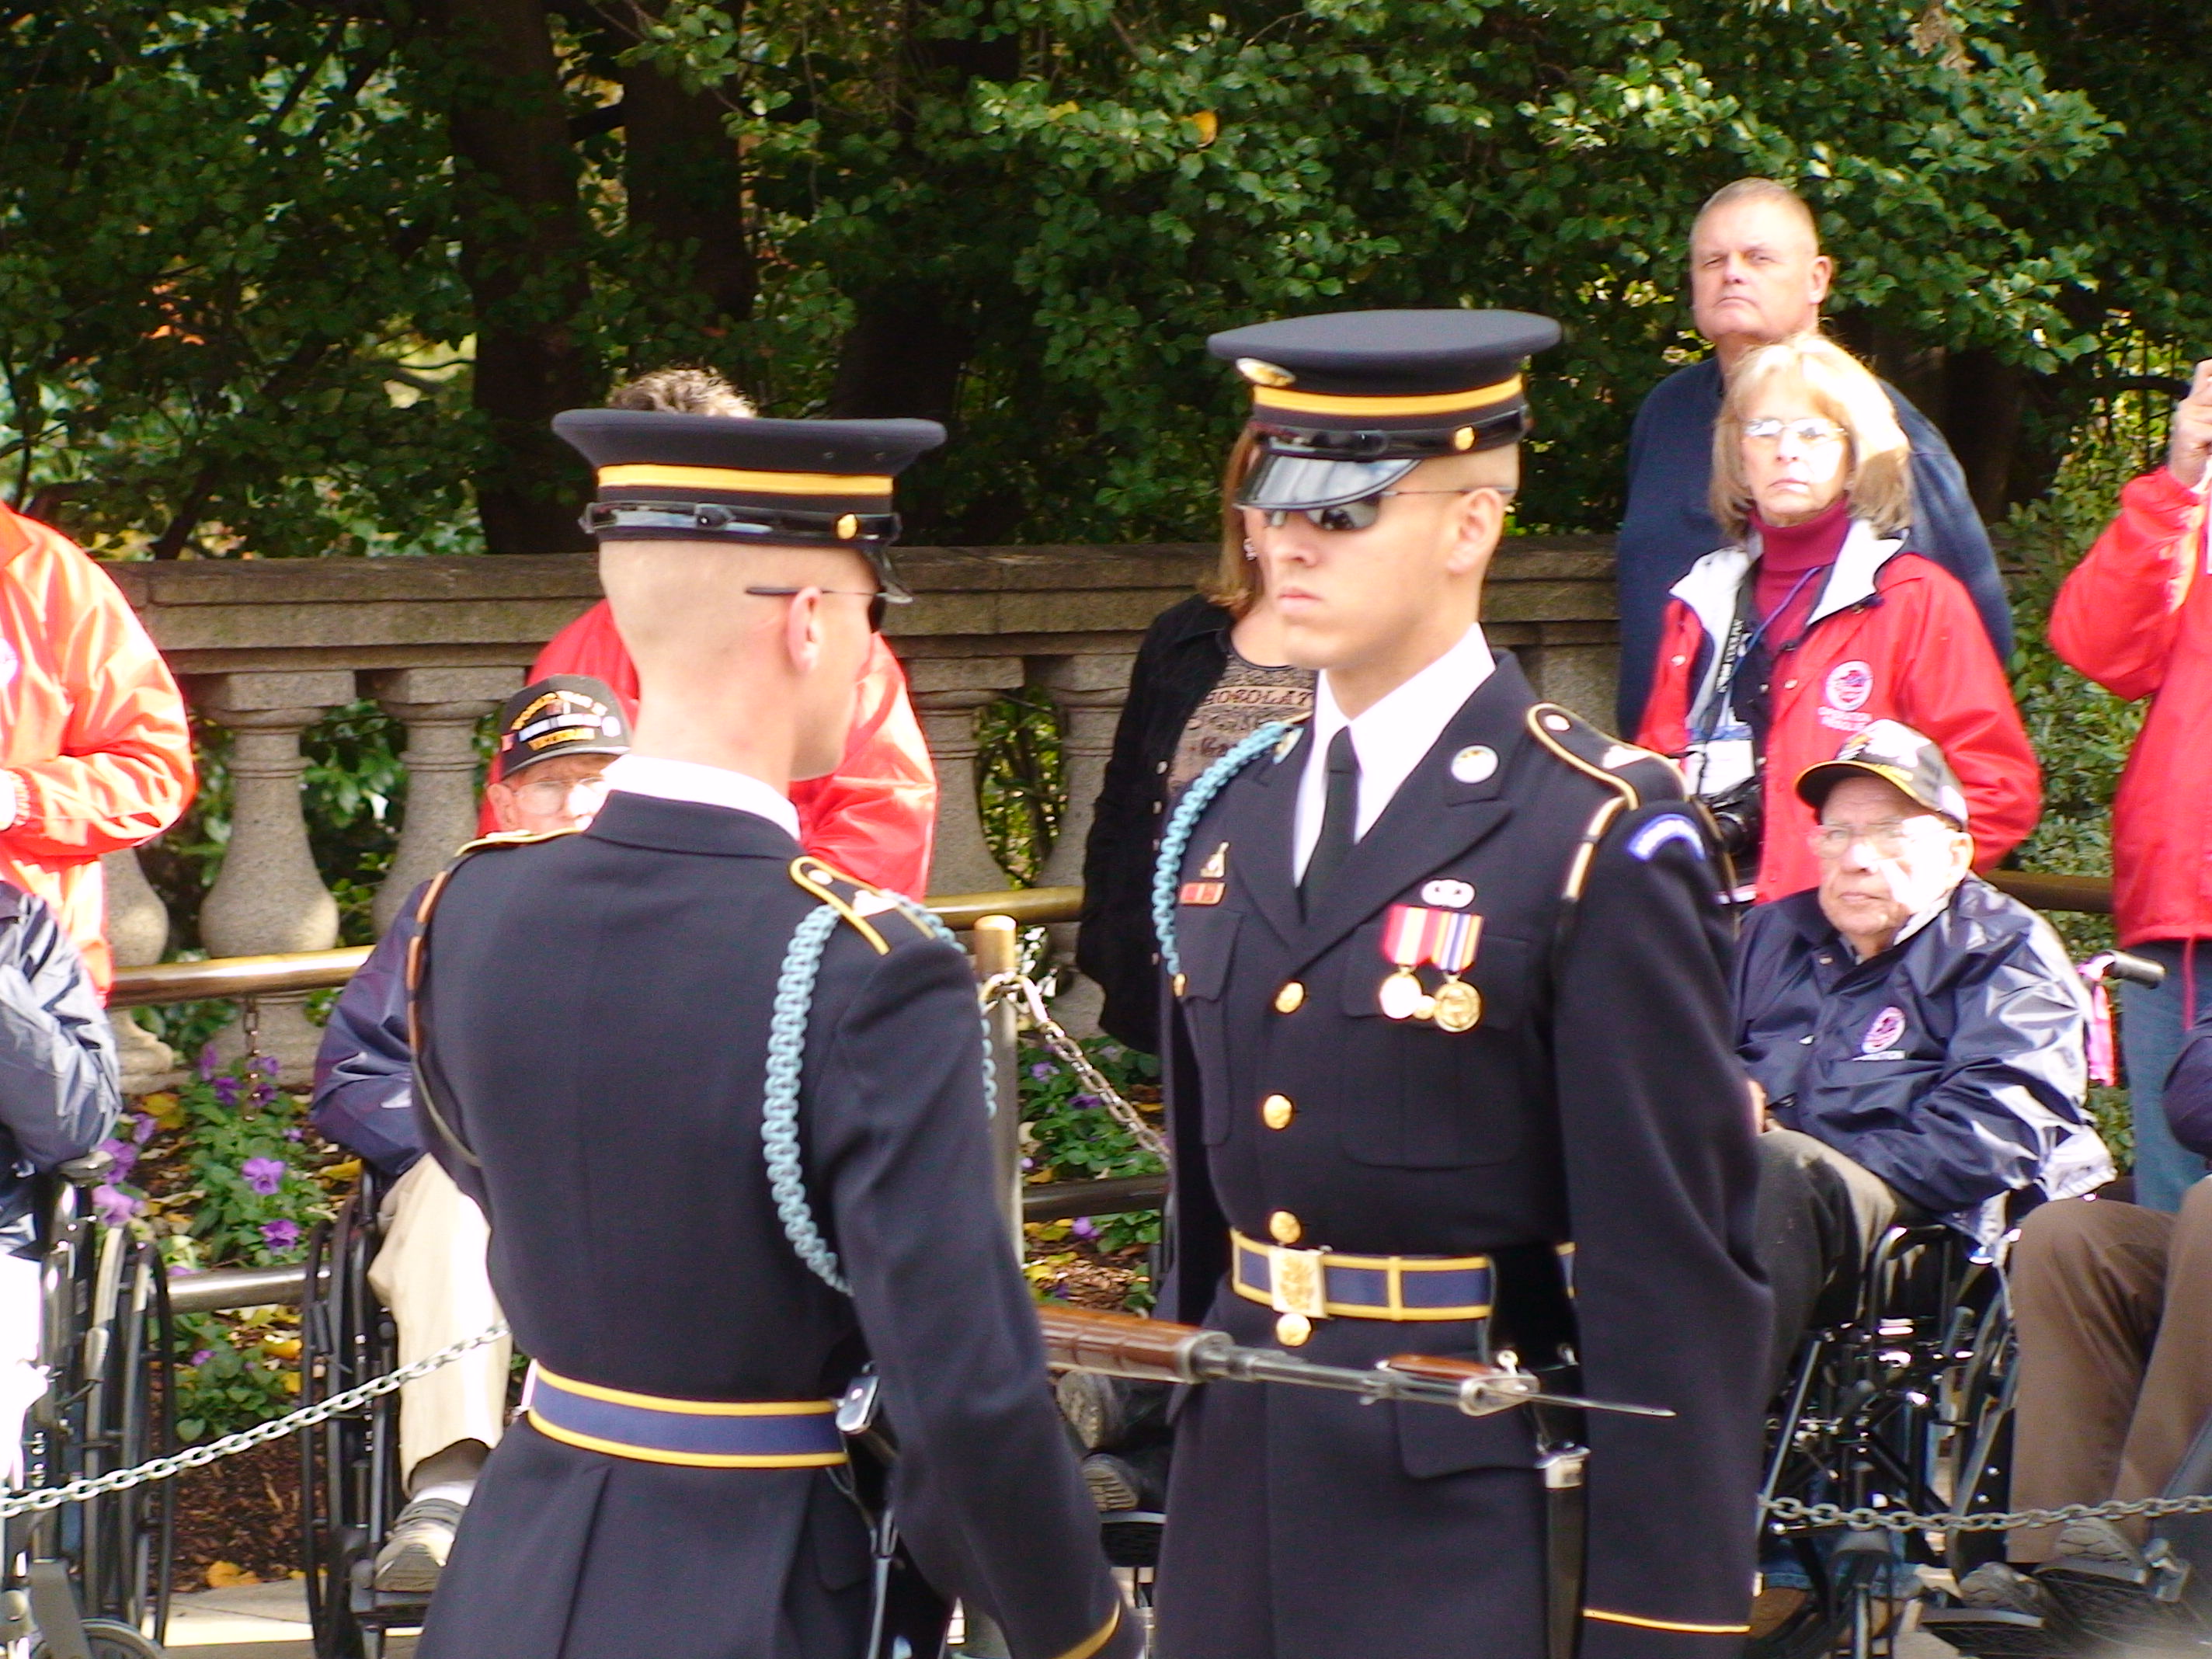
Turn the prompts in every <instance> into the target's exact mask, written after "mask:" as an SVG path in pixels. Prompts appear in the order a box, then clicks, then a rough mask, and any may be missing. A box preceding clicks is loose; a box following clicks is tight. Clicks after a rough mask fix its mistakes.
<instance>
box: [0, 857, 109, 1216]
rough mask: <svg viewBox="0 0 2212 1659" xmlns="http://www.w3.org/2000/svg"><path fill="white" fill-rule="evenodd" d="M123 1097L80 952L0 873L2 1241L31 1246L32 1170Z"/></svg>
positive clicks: (78, 1144) (58, 1158) (105, 1120)
mask: <svg viewBox="0 0 2212 1659" xmlns="http://www.w3.org/2000/svg"><path fill="white" fill-rule="evenodd" d="M122 1104H123V1100H122V1094H121V1091H120V1090H119V1088H118V1085H117V1083H116V1078H115V1034H114V1033H113V1032H112V1030H109V1028H108V1024H107V1018H106V1014H105V1013H104V1012H102V1011H101V1009H100V994H99V992H97V991H95V990H94V988H93V985H92V979H91V976H90V975H88V974H87V973H86V972H85V968H84V960H83V958H82V957H79V956H78V955H77V952H76V946H75V945H72V944H70V939H69V935H68V934H66V933H64V932H63V931H62V929H61V925H60V924H59V923H58V922H57V921H55V920H54V913H53V912H52V910H50V909H48V908H46V904H45V903H44V902H42V901H40V900H39V899H36V898H33V896H31V895H29V894H28V893H26V892H24V891H23V890H21V888H19V887H15V886H12V885H10V884H9V883H7V882H4V881H0V1249H5V1250H9V1251H11V1252H13V1253H14V1254H15V1255H31V1254H33V1252H34V1251H35V1249H36V1248H37V1243H36V1237H35V1235H36V1232H37V1225H38V1208H39V1189H38V1183H37V1181H36V1180H35V1177H36V1176H42V1175H46V1174H48V1173H50V1172H51V1171H52V1170H53V1169H54V1168H55V1166H56V1165H58V1164H66V1163H68V1162H69V1160H70V1159H71V1158H82V1157H83V1156H84V1155H85V1154H86V1153H87V1152H90V1151H92V1149H93V1148H94V1147H95V1146H99V1145H100V1142H101V1141H103V1140H105V1139H106V1138H107V1135H108V1133H109V1132H110V1131H111V1130H112V1129H113V1128H114V1127H115V1120H116V1118H117V1116H118V1115H119V1114H120V1112H121V1110H122Z"/></svg>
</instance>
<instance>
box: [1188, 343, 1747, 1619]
mask: <svg viewBox="0 0 2212 1659" xmlns="http://www.w3.org/2000/svg"><path fill="white" fill-rule="evenodd" d="M1558 338H1559V329H1558V326H1557V325H1555V324H1553V323H1552V322H1551V321H1549V320H1548V319H1544V318H1541V317H1533V316H1528V315H1526V314H1523V313H1516V312H1471V311H1412V312H1363V313H1346V314H1341V315H1335V316H1323V317H1310V318H1302V319H1295V320H1291V321H1285V322H1278V323H1269V324H1264V325H1260V326H1257V327H1252V328H1244V329H1238V330H1235V331H1231V332H1229V333H1226V334H1221V335H1217V336H1215V337H1213V339H1212V341H1211V342H1209V344H1210V346H1211V349H1212V351H1213V353H1214V355H1215V356H1219V357H1223V358H1226V359H1228V360H1230V361H1231V362H1234V363H1235V365H1236V367H1237V369H1238V371H1239V372H1240V373H1241V374H1243V377H1244V379H1245V380H1247V381H1248V382H1249V384H1250V386H1251V388H1252V398H1253V412H1252V420H1251V424H1250V428H1249V430H1250V432H1251V433H1252V435H1254V437H1255V439H1256V444H1255V447H1254V459H1253V463H1252V465H1251V467H1250V469H1249V471H1248V472H1247V473H1246V474H1245V475H1244V477H1243V483H1242V487H1241V490H1240V492H1239V495H1238V500H1239V501H1240V502H1241V505H1242V507H1243V517H1244V526H1245V533H1246V535H1247V536H1248V537H1249V540H1250V548H1251V550H1252V552H1253V553H1254V554H1255V556H1256V557H1257V558H1258V559H1259V560H1260V561H1261V562H1262V563H1263V564H1264V566H1265V567H1266V572H1267V583H1268V586H1269V591H1270V592H1273V594H1274V595H1275V596H1276V600H1277V603H1278V605H1279V608H1280V611H1281V616H1282V619H1283V627H1284V635H1285V641H1286V652H1287V654H1288V656H1289V659H1290V660H1291V662H1293V663H1295V664H1297V665H1300V666H1304V667H1308V668H1313V669H1317V670H1319V671H1320V676H1319V686H1318V690H1317V692H1316V705H1315V710H1314V714H1313V715H1312V717H1311V719H1310V721H1304V722H1295V723H1284V724H1279V725H1276V726H1271V727H1267V728H1264V729H1263V730H1262V731H1261V732H1258V733H1255V736H1254V737H1253V738H1250V739H1248V740H1247V741H1246V742H1245V743H1243V744H1240V745H1239V746H1238V747H1237V749H1235V750H1231V753H1230V754H1229V755H1227V756H1226V757H1224V758H1223V760H1222V761H1221V762H1220V763H1218V764H1217V765H1216V766H1215V767H1214V768H1213V769H1212V771H1210V772H1209V773H1207V774H1206V775H1205V776H1203V777H1202V778H1200V780H1199V781H1197V782H1196V783H1194V785H1193V786H1192V787H1191V789H1190V790H1189V792H1188V793H1187V794H1186V795H1185V796H1184V798H1183V802H1182V805H1181V806H1180V807H1179V808H1178V810H1177V812H1176V816H1175V817H1174V818H1173V819H1172V820H1171V821H1170V828H1169V830H1168V833H1167V835H1166V837H1165V839H1164V845H1163V847H1162V850H1161V864H1160V870H1159V878H1158V885H1157V888H1156V891H1157V893H1158V902H1159V904H1160V906H1161V908H1162V909H1163V910H1164V912H1165V913H1166V914H1167V915H1168V917H1169V922H1170V925H1169V926H1167V927H1165V928H1164V931H1163V933H1162V955H1163V957H1164V961H1165V963H1166V964H1167V966H1168V968H1169V970H1170V975H1171V1010H1170V1023H1171V1024H1172V1026H1173V1028H1174V1031H1173V1033H1172V1034H1171V1035H1172V1041H1171V1042H1170V1043H1169V1044H1168V1045H1167V1047H1166V1048H1165V1049H1164V1052H1167V1053H1169V1054H1171V1055H1174V1056H1175V1057H1176V1063H1175V1064H1174V1065H1173V1066H1171V1067H1170V1073H1169V1098H1170V1110H1171V1115H1172V1120H1173V1132H1174V1136H1175V1148H1176V1192H1175V1198H1174V1207H1173V1214H1174V1217H1175V1234H1174V1238H1173V1241H1172V1243H1173V1249H1174V1253H1175V1254H1174V1260H1173V1263H1172V1266H1171V1268H1170V1275H1169V1281H1170V1282H1169V1284H1168V1286H1167V1290H1168V1296H1169V1302H1170V1306H1169V1312H1170V1316H1172V1317H1176V1318H1180V1319H1185V1320H1193V1321H1202V1322H1205V1323H1207V1324H1210V1325H1212V1326H1216V1327H1218V1328H1221V1329H1223V1330H1225V1331H1227V1332H1229V1333H1230V1334H1231V1335H1232V1336H1233V1337H1234V1338H1235V1339H1236V1340H1238V1341H1241V1342H1266V1341H1269V1340H1273V1341H1275V1342H1279V1343H1281V1344H1283V1345H1285V1346H1290V1347H1292V1348H1296V1349H1297V1350H1299V1351H1301V1352H1304V1353H1306V1354H1309V1355H1310V1356H1311V1357H1312V1358H1315V1359H1316V1360H1320V1361H1322V1362H1324V1363H1332V1364H1340V1365H1348V1366H1360V1367H1366V1366H1371V1365H1373V1364H1375V1363H1376V1361H1378V1360H1381V1359H1383V1358H1387V1357H1389V1356H1391V1355H1393V1354H1398V1353H1402V1352H1407V1351H1408V1350H1415V1349H1418V1350H1419V1351H1421V1352H1429V1353H1438V1354H1443V1355H1457V1356H1462V1357H1469V1358H1492V1357H1494V1356H1498V1355H1501V1354H1502V1353H1503V1352H1505V1351H1507V1350H1511V1351H1513V1352H1515V1353H1516V1354H1517V1355H1518V1357H1519V1358H1520V1359H1521V1361H1522V1363H1523V1364H1528V1365H1530V1366H1532V1367H1534V1368H1535V1369H1536V1370H1538V1371H1539V1373H1540V1374H1541V1375H1543V1376H1546V1377H1547V1379H1548V1380H1551V1381H1552V1382H1553V1386H1555V1387H1559V1388H1560V1391H1562V1392H1570V1393H1578V1394H1584V1395H1590V1396H1595V1397H1597V1398H1600V1399H1602V1400H1605V1401H1618V1402H1627V1403H1633V1404H1640V1405H1644V1406H1648V1407H1662V1408H1665V1409H1668V1410H1671V1411H1672V1412H1673V1413H1675V1414H1674V1416H1673V1417H1671V1418H1669V1419H1658V1420H1655V1419H1640V1418H1626V1417H1620V1418H1616V1417H1612V1416H1606V1417H1602V1418H1601V1417H1599V1416H1597V1415H1596V1414H1595V1413H1593V1414H1591V1415H1590V1417H1589V1421H1588V1422H1587V1424H1585V1423H1584V1422H1583V1421H1582V1420H1579V1419H1578V1418H1577V1417H1576V1416H1574V1415H1570V1414H1567V1413H1562V1412H1559V1411H1557V1410H1555V1409H1553V1408H1549V1407H1547V1408H1543V1410H1544V1413H1545V1414H1543V1415H1541V1416H1540V1415H1538V1414H1537V1412H1536V1410H1535V1409H1534V1408H1522V1409H1519V1410H1514V1411H1509V1412H1504V1413H1498V1414H1497V1415H1494V1416H1490V1417H1485V1418H1480V1419H1469V1418H1463V1417H1455V1416H1452V1415H1450V1414H1448V1413H1421V1412H1420V1411H1419V1409H1418V1408H1417V1407H1404V1406H1396V1405H1384V1406H1380V1407H1371V1408H1370V1407H1363V1406H1361V1405H1359V1404H1358V1403H1357V1402H1356V1401H1351V1400H1348V1399H1346V1398H1344V1397H1341V1396H1334V1395H1332V1396H1327V1397H1324V1396H1322V1395H1305V1394H1303V1393H1300V1394H1297V1395H1293V1394H1291V1393H1290V1392H1288V1391H1285V1392H1282V1393H1277V1394H1262V1393H1261V1391H1258V1390H1251V1391H1246V1392H1244V1393H1243V1394H1242V1395H1238V1394H1235V1393H1231V1392H1230V1391H1226V1390H1206V1391H1201V1392H1200V1393H1198V1394H1195V1395H1193V1396H1191V1397H1190V1398H1189V1399H1188V1401H1185V1402H1184V1403H1183V1405H1182V1409H1181V1412H1180V1414H1179V1417H1178V1425H1177V1441H1176V1457H1175V1462H1174V1468H1173V1471H1172V1474H1171V1477H1170V1488H1169V1499H1168V1517H1169V1518H1168V1526H1167V1533H1166V1537H1165V1540H1164V1548H1163V1557H1162V1561H1161V1565H1160V1574H1159V1590H1158V1605H1159V1613H1158V1620H1159V1623H1158V1636H1159V1650H1160V1652H1161V1653H1162V1654H1163V1655H1164V1659H1341V1656H1344V1655H1346V1654H1352V1653H1364V1652H1375V1653H1388V1654H1390V1655H1392V1656H1394V1659H1445V1656H1450V1659H1462V1656H1464V1655H1466V1654H1468V1653H1469V1652H1477V1653H1480V1654H1482V1655H1484V1656H1486V1659H1490V1656H1494V1659H1538V1656H1541V1655H1546V1654H1548V1655H1549V1656H1551V1659H1567V1656H1569V1655H1571V1654H1573V1653H1574V1652H1575V1651H1576V1650H1577V1648H1579V1650H1580V1651H1581V1652H1583V1654H1585V1655H1587V1656H1589V1659H1618V1656H1628V1655H1637V1656H1642V1655H1650V1656H1654V1659H1659V1656H1667V1659H1673V1656H1684V1659H1688V1656H1699V1655H1703V1656H1712V1659H1719V1656H1721V1655H1723V1654H1724V1653H1729V1652H1733V1651H1734V1650H1735V1649H1736V1648H1737V1647H1738V1646H1740V1645H1741V1641H1742V1638H1743V1634H1744V1632H1745V1629H1746V1615H1747V1606H1748V1602H1749V1600H1750V1594H1751V1580H1752V1567H1753V1561H1752V1546H1753V1528H1752V1526H1751V1524H1750V1522H1751V1519H1752V1517H1753V1515H1754V1513H1755V1498H1756V1494H1757V1490H1758V1477H1759V1431H1760V1407H1761V1406H1762V1404H1763V1399H1762V1395H1761V1385H1762V1382H1763V1376H1764V1364H1763V1362H1764V1349H1765V1324H1766V1320H1767V1309H1766V1293H1765V1289H1764V1287H1763V1285H1761V1283H1760V1281H1759V1276H1758V1269H1757V1267H1756V1266H1755V1264H1754V1261H1753V1252H1752V1241H1751V1225H1750V1224H1751V1200H1752V1195H1753V1185H1754V1163H1753V1149H1752V1133H1751V1124H1750V1120H1749V1114H1748V1111H1747V1100H1746V1091H1745V1084H1744V1079H1743V1075H1742V1073H1741V1070H1740V1069H1739V1067H1738V1066H1737V1065H1736V1062H1735V1057H1734V1055H1733V1054H1732V1053H1731V1044H1730V1041H1729V1037H1730V1031H1729V1004H1728V993H1727V984H1726V967H1725V964H1726V962H1727V957H1728V949H1729V939H1728V932H1727V925H1726V921H1725V915H1724V912H1723V907H1722V905H1721V902H1720V895H1721V892H1722V890H1723V884H1724V878H1723V874H1722V869H1721V866H1720V864H1719V862H1718V860H1717V854H1716V851H1715V849H1714V848H1713V847H1712V846H1711V843H1710V841H1709V837H1708V832H1707V829H1706V826H1705V822H1704V820H1703V819H1702V818H1701V817H1699V815H1698V814H1697V812H1696V811H1695V810H1694V809H1693V808H1691V807H1689V806H1687V805H1685V803H1684V802H1683V800H1682V799H1681V790H1680V782H1679V780H1678V779H1677V777H1676V775H1675V774H1674V771H1673V769H1672V768H1671V767H1670V766H1668V764H1667V763H1665V762H1664V761H1662V760H1661V759H1659V758H1658V757H1655V756H1652V755H1650V754H1648V753H1646V752H1644V750H1638V749H1633V748H1630V747H1627V746H1626V745H1624V744H1619V743H1616V742H1614V741H1613V740H1612V739H1611V738H1607V737H1606V736H1605V735H1604V734H1602V733H1601V732H1595V731H1593V730H1592V729H1591V728H1590V727H1589V726H1586V725H1584V724H1583V722H1582V721H1581V720H1578V719H1577V717H1576V716H1574V715H1573V714H1570V713H1569V712H1568V711H1567V710H1565V709H1564V708H1559V707H1558V706H1557V705H1555V704H1552V703H1548V702H1542V701H1541V700H1540V699H1539V698H1538V697H1537V696H1536V694H1535V693H1534V691H1533V690H1531V689H1530V687H1529V684H1528V680H1527V679H1526V678H1523V676H1522V671H1521V670H1520V668H1519V667H1518V665H1516V663H1515V661H1514V659H1513V658H1512V657H1511V655H1510V654H1509V653H1498V652H1493V651H1492V649H1491V647H1490V645H1489V643H1488V641H1487V640H1486V638H1485V636H1484V633H1483V629H1482V625H1481V623H1480V615H1481V606H1482V592H1483V579H1484V576H1485V574H1486V572H1487V570H1488V568H1489V566H1490V562H1491V559H1492V555H1493V553H1494V552H1495V550H1496V549H1497V546H1498V538H1499V535H1500V533H1501V531H1502V529H1503V527H1504V516H1505V513H1506V508H1507V504H1508V502H1509V501H1510V498H1511V496H1512V494H1513V491H1514V489H1515V488H1516V486H1517V484H1518V483H1519V480H1520V451H1519V444H1520V441H1521V439H1522V435H1524V433H1525V432H1526V431H1527V430H1528V423H1529V417H1528V402H1527V398H1526V395H1525V392H1524V389H1523V384H1522V371H1523V366H1524V362H1525V360H1526V359H1527V358H1528V356H1530V354H1532V353H1534V352H1535V351H1539V350H1541V349H1544V348H1546V347H1548V346H1550V345H1551V344H1553V343H1554V342H1556V341H1557V339H1558ZM1585 1472H1586V1483H1585V1481H1584V1480H1583V1475H1584V1474H1585ZM1585 1580H1586V1583H1585Z"/></svg>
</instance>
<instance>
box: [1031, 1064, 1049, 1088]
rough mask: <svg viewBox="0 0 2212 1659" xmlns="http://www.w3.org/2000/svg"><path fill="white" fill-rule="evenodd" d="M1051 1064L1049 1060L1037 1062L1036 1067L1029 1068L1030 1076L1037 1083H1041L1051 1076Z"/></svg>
mask: <svg viewBox="0 0 2212 1659" xmlns="http://www.w3.org/2000/svg"><path fill="white" fill-rule="evenodd" d="M1052 1070H1053V1067H1052V1062H1051V1061H1050V1060H1039V1061H1037V1063H1036V1065H1034V1066H1030V1076H1031V1077H1033V1078H1035V1079H1036V1080H1037V1081H1038V1082H1040V1083H1042V1082H1043V1081H1044V1080H1045V1079H1047V1078H1048V1077H1050V1076H1051V1075H1052Z"/></svg>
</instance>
